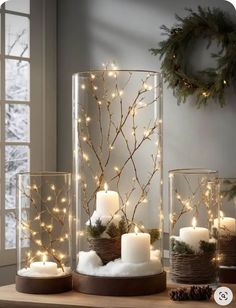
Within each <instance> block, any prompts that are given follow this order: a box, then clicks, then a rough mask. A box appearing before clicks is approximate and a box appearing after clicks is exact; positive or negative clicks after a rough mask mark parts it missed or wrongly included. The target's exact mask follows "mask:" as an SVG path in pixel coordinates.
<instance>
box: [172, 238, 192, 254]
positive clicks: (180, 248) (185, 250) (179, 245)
mask: <svg viewBox="0 0 236 308" xmlns="http://www.w3.org/2000/svg"><path fill="white" fill-rule="evenodd" d="M171 251H172V252H176V253H179V254H194V250H193V249H192V248H191V247H190V246H189V245H188V244H186V243H185V242H182V241H176V240H175V239H173V238H172V239H171Z"/></svg>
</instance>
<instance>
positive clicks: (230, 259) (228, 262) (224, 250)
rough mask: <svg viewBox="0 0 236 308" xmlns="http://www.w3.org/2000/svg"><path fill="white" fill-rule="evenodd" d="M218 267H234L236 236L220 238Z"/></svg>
mask: <svg viewBox="0 0 236 308" xmlns="http://www.w3.org/2000/svg"><path fill="white" fill-rule="evenodd" d="M219 253H220V265H223V266H235V267H236V235H227V236H220V238H219Z"/></svg>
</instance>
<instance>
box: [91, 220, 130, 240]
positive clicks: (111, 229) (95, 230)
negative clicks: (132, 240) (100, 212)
mask: <svg viewBox="0 0 236 308" xmlns="http://www.w3.org/2000/svg"><path fill="white" fill-rule="evenodd" d="M103 232H106V233H107V234H108V235H109V236H110V237H111V238H115V237H121V235H122V234H124V233H127V232H128V227H127V223H126V220H125V218H124V217H122V218H121V220H120V221H119V223H118V225H116V224H114V222H112V221H111V222H110V223H109V224H108V225H107V226H103V225H102V222H101V220H100V219H98V220H97V221H96V223H95V225H91V224H90V225H89V226H88V227H87V233H88V235H89V237H93V238H98V237H100V236H101V235H102V233H103Z"/></svg>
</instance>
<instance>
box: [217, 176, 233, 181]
mask: <svg viewBox="0 0 236 308" xmlns="http://www.w3.org/2000/svg"><path fill="white" fill-rule="evenodd" d="M224 180H235V181H236V176H234V177H233V176H229V177H227V176H221V177H219V181H224Z"/></svg>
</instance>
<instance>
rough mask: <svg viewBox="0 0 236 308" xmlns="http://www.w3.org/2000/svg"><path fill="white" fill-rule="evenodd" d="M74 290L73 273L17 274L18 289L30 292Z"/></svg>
mask: <svg viewBox="0 0 236 308" xmlns="http://www.w3.org/2000/svg"><path fill="white" fill-rule="evenodd" d="M70 290H72V275H71V274H70V275H65V276H60V277H44V278H41V277H26V276H19V275H16V291H18V292H21V293H30V294H54V293H62V292H67V291H70Z"/></svg>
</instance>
